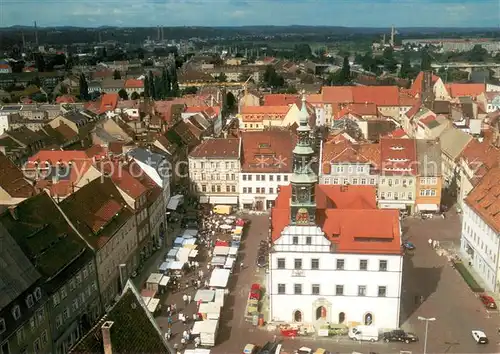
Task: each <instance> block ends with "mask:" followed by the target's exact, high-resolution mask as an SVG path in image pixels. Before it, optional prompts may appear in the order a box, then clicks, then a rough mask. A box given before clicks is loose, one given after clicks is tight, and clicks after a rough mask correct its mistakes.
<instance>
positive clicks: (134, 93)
mask: <svg viewBox="0 0 500 354" xmlns="http://www.w3.org/2000/svg"><path fill="white" fill-rule="evenodd" d="M139 98H141V96H140V95H139V94H138V93H137V92H135V91H134V92H132V94H131V95H130V99H131V100H138V99H139Z"/></svg>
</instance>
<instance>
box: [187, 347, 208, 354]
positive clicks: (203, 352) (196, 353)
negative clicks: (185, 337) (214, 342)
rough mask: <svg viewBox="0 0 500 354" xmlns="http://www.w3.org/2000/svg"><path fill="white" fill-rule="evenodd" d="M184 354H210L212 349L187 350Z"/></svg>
mask: <svg viewBox="0 0 500 354" xmlns="http://www.w3.org/2000/svg"><path fill="white" fill-rule="evenodd" d="M184 354H210V349H201V348H197V349H186V350H184Z"/></svg>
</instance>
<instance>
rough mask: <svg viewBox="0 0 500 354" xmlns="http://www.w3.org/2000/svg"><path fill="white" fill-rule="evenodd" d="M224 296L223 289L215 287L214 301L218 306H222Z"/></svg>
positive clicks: (224, 291)
mask: <svg viewBox="0 0 500 354" xmlns="http://www.w3.org/2000/svg"><path fill="white" fill-rule="evenodd" d="M225 297H226V290H225V289H215V299H214V302H215V303H216V304H218V305H219V306H220V307H223V306H224V299H225Z"/></svg>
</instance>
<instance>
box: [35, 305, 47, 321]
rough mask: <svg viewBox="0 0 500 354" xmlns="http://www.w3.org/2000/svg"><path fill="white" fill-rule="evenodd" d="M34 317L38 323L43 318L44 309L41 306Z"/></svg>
mask: <svg viewBox="0 0 500 354" xmlns="http://www.w3.org/2000/svg"><path fill="white" fill-rule="evenodd" d="M36 319H37V321H38V324H40V323H42V322H43V321H44V320H45V311H44V309H43V307H42V308H40V309H38V311H37V312H36Z"/></svg>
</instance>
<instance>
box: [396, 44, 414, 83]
mask: <svg viewBox="0 0 500 354" xmlns="http://www.w3.org/2000/svg"><path fill="white" fill-rule="evenodd" d="M411 71H412V67H411V63H410V53H409V52H408V51H407V50H405V52H404V53H403V62H402V63H401V70H400V71H399V77H401V78H403V79H407V78H408V77H409V76H410V74H411Z"/></svg>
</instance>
